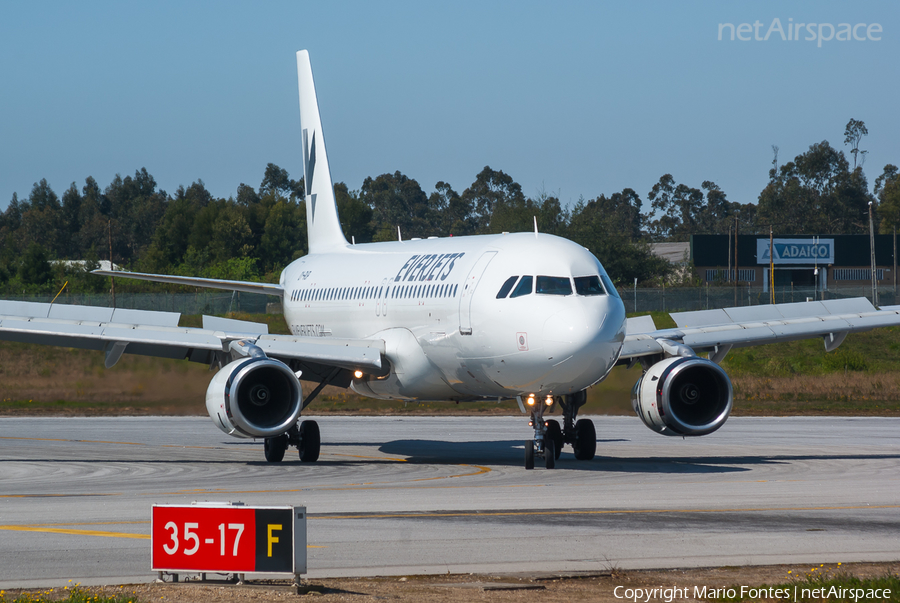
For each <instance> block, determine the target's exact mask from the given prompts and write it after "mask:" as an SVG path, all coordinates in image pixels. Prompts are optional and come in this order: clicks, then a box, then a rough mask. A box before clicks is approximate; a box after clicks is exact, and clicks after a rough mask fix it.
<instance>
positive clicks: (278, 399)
mask: <svg viewBox="0 0 900 603" xmlns="http://www.w3.org/2000/svg"><path fill="white" fill-rule="evenodd" d="M302 407H303V391H302V388H301V386H300V381H299V379H297V376H296V375H294V373H293V371H291V369H290V368H288V366H287V365H286V364H284V363H283V362H279V361H278V360H273V359H271V358H267V357H265V356H262V357H253V358H241V359H238V360H235V361H234V362H231V363H230V364H227V365H225V366H224V367H223V368H222V369H221V370H219V372H218V373H216V376H215V377H213V379H212V381H210V383H209V388H208V389H207V390H206V410H207V412H208V413H209V416H210V417H212V420H213V422H214V423H215V424H216V426H217V427H218V428H219V429H221V430H222V431H224V432H225V433H227V434H228V435H232V436H236V437H240V438H270V437H274V436H280V435H281V434H283V433H285V432H286V431H287V430H288V429H290V428H291V427H292V426H293V425H294V424H296V422H297V418H298V417H299V416H300V411H301V410H302Z"/></svg>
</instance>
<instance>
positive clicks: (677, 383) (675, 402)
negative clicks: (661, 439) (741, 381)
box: [631, 356, 732, 436]
mask: <svg viewBox="0 0 900 603" xmlns="http://www.w3.org/2000/svg"><path fill="white" fill-rule="evenodd" d="M631 405H632V406H633V407H634V411H635V412H636V413H637V414H638V416H639V417H640V418H641V420H642V421H643V422H644V424H645V425H646V426H647V427H649V428H650V429H652V430H653V431H655V432H657V433H661V434H663V435H671V436H702V435H706V434H709V433H712V432H714V431H715V430H717V429H718V428H719V427H721V426H722V425H723V424H724V423H725V420H726V419H728V415H729V414H730V413H731V405H732V389H731V379H729V378H728V375H727V374H725V371H724V370H722V368H721V367H720V366H719V365H718V364H716V363H715V362H711V361H709V360H707V359H706V358H698V357H696V356H692V357H676V358H667V359H665V360H663V361H661V362H657V363H656V364H654V365H653V366H651V367H650V369H649V370H648V371H647V372H645V373H644V375H643V376H642V377H641V379H640V380H639V381H638V382H637V383H636V384H635V386H634V390H633V391H632V394H631Z"/></svg>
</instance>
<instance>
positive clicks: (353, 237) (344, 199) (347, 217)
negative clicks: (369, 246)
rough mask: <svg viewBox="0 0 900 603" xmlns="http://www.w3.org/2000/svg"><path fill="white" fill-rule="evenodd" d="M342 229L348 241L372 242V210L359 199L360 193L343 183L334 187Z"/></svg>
mask: <svg viewBox="0 0 900 603" xmlns="http://www.w3.org/2000/svg"><path fill="white" fill-rule="evenodd" d="M334 198H335V200H336V201H337V206H338V215H339V216H340V218H341V229H342V230H343V231H344V237H345V238H346V239H347V240H348V241H356V242H357V243H369V242H371V241H372V232H373V231H372V214H373V211H372V208H371V207H369V206H368V204H366V202H365V201H363V200H362V199H360V198H359V192H358V191H351V190H349V189H348V188H347V185H346V184H344V183H343V182H338V183H337V184H335V185H334Z"/></svg>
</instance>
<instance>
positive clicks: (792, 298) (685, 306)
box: [619, 285, 900, 313]
mask: <svg viewBox="0 0 900 603" xmlns="http://www.w3.org/2000/svg"><path fill="white" fill-rule="evenodd" d="M619 294H620V295H621V296H622V301H623V302H625V310H626V311H627V312H629V313H632V312H687V311H692V310H712V309H716V308H730V307H734V306H758V305H764V304H769V303H771V293H770V292H769V291H764V290H763V288H762V287H749V286H747V285H739V286H738V287H709V286H702V287H677V288H671V287H666V288H661V289H625V288H621V289H619ZM850 297H865V298H867V299H868V300H869V301H872V287H829V288H828V289H827V290H825V291H817V290H816V289H815V288H814V287H775V303H778V304H789V303H794V302H803V301H812V300H823V299H846V298H850ZM896 304H900V298H898V295H897V291H896V290H894V289H893V287H885V288H883V289H878V304H877V305H878V306H893V305H896Z"/></svg>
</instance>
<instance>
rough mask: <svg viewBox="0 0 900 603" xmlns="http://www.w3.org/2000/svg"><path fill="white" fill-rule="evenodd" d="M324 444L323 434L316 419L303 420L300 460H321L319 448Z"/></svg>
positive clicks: (309, 461)
mask: <svg viewBox="0 0 900 603" xmlns="http://www.w3.org/2000/svg"><path fill="white" fill-rule="evenodd" d="M321 445H322V436H321V435H320V433H319V424H318V423H316V422H315V421H303V422H302V423H300V446H298V448H299V449H300V460H301V461H303V462H304V463H315V462H316V461H317V460H319V449H320V448H321Z"/></svg>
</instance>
